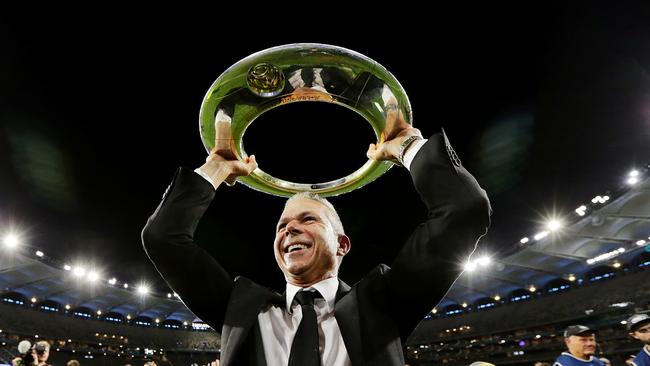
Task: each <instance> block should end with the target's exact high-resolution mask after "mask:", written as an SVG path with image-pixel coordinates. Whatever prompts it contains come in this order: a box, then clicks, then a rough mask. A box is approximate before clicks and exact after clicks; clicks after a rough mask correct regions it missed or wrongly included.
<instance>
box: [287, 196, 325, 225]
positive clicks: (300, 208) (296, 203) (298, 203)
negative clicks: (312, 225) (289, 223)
mask: <svg viewBox="0 0 650 366" xmlns="http://www.w3.org/2000/svg"><path fill="white" fill-rule="evenodd" d="M326 209H327V207H325V205H324V204H322V203H320V202H318V201H316V200H312V199H308V198H300V199H295V200H291V201H289V202H287V205H286V206H285V207H284V210H283V211H282V215H280V220H279V221H282V220H283V219H286V218H289V217H293V216H296V215H301V214H303V213H313V214H319V215H320V214H323V213H325V212H326Z"/></svg>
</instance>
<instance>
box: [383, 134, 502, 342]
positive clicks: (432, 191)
mask: <svg viewBox="0 0 650 366" xmlns="http://www.w3.org/2000/svg"><path fill="white" fill-rule="evenodd" d="M410 171H411V176H412V179H413V183H414V185H415V188H416V190H417V192H418V193H419V195H420V197H421V199H422V201H423V202H424V203H425V205H426V207H427V211H428V215H427V219H426V221H425V222H423V223H421V224H420V225H418V227H417V228H416V229H415V231H414V232H413V234H412V235H411V236H410V238H409V239H408V240H407V241H406V243H405V244H404V245H403V247H402V248H401V250H400V252H399V253H398V255H397V257H396V258H395V260H394V262H393V263H392V265H391V269H390V270H389V271H388V273H387V285H388V290H389V302H390V309H391V310H390V311H391V312H392V314H393V315H392V317H393V318H395V319H396V321H397V324H398V325H399V327H400V335H401V336H402V340H403V341H405V340H406V338H407V337H408V335H409V334H410V333H411V332H412V331H413V329H415V327H416V326H417V324H418V323H419V322H420V321H421V320H422V319H423V318H424V316H425V315H426V314H428V313H429V312H430V311H431V309H432V308H433V307H434V306H435V305H436V304H437V303H438V302H439V301H440V300H441V299H442V297H444V295H445V293H446V292H447V291H448V289H449V288H450V287H451V285H452V284H453V282H454V281H455V280H456V278H457V277H458V276H459V274H460V263H459V262H460V260H461V258H466V256H467V255H468V254H469V253H471V252H472V251H473V250H474V248H475V247H476V243H477V241H478V240H479V238H480V237H481V236H483V235H485V233H486V231H487V227H488V226H489V223H490V214H491V208H490V203H489V201H488V198H487V195H486V193H485V191H484V190H483V189H482V188H481V187H480V186H479V184H478V182H477V181H476V179H474V177H473V176H472V175H471V174H470V173H469V172H467V170H465V168H463V166H462V165H461V163H460V160H459V159H458V157H457V156H456V153H455V152H454V150H453V149H452V148H451V145H450V144H449V141H448V139H447V136H446V135H445V134H444V131H443V132H442V133H440V134H436V135H434V136H432V137H431V138H430V139H429V141H427V142H426V144H424V145H423V146H422V148H421V149H420V151H419V152H418V153H417V155H416V156H415V158H414V160H413V162H412V163H411V170H410Z"/></svg>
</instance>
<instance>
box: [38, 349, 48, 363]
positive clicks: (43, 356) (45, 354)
mask: <svg viewBox="0 0 650 366" xmlns="http://www.w3.org/2000/svg"><path fill="white" fill-rule="evenodd" d="M36 355H37V358H38V362H45V361H47V359H48V358H49V357H50V349H49V348H46V349H45V351H44V352H43V353H37V354H36Z"/></svg>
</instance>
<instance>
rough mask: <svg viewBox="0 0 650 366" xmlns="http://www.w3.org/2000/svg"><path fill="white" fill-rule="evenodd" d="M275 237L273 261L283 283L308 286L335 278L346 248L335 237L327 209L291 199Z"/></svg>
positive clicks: (343, 239)
mask: <svg viewBox="0 0 650 366" xmlns="http://www.w3.org/2000/svg"><path fill="white" fill-rule="evenodd" d="M276 229H277V230H276V235H275V243H274V250H275V260H276V261H277V262H278V266H279V267H280V270H282V273H284V276H285V278H286V280H287V282H290V283H293V284H295V285H311V284H313V283H316V282H318V281H320V280H323V279H326V278H330V277H333V276H336V273H337V270H338V264H339V260H338V259H337V255H338V256H341V257H342V256H343V255H345V253H346V252H347V250H348V248H349V241H348V239H347V237H346V236H345V235H340V236H339V235H336V234H335V232H334V227H333V226H332V222H331V220H330V215H329V211H328V209H327V207H325V205H323V204H322V203H320V202H318V201H314V200H311V199H295V200H291V201H289V203H288V204H287V206H286V207H285V209H284V211H283V212H282V215H281V216H280V220H279V221H278V225H277V228H276Z"/></svg>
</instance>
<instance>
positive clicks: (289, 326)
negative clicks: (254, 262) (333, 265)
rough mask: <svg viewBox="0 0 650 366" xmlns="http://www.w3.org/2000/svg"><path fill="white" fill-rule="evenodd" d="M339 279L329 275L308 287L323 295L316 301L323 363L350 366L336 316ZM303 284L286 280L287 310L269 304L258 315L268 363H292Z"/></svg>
mask: <svg viewBox="0 0 650 366" xmlns="http://www.w3.org/2000/svg"><path fill="white" fill-rule="evenodd" d="M338 288H339V280H338V278H336V277H332V278H328V279H326V280H323V281H321V282H318V283H316V284H314V285H313V286H311V287H309V288H307V289H305V290H309V289H316V290H318V292H319V293H320V294H321V295H322V296H323V298H322V299H320V298H317V299H315V301H314V310H316V319H317V321H318V342H319V349H320V355H321V365H322V366H351V365H352V363H351V362H350V357H349V356H348V351H347V349H346V348H345V344H344V343H343V337H342V336H341V329H340V328H339V325H338V323H337V322H336V318H334V303H335V300H336V291H337V290H338ZM300 290H302V287H298V286H294V285H292V284H289V283H287V288H286V292H285V294H286V302H287V304H286V309H288V310H285V309H283V308H281V307H278V306H270V307H269V308H268V309H264V310H262V311H261V312H260V313H259V314H258V315H257V320H258V321H259V324H260V332H261V333H262V343H263V345H264V356H265V357H266V363H267V364H268V365H269V366H286V365H288V364H289V355H290V353H291V343H293V338H294V336H295V335H296V331H297V330H298V326H299V325H300V320H301V319H302V309H301V308H300V305H298V303H297V302H294V301H293V299H294V297H295V296H296V293H297V292H298V291H300Z"/></svg>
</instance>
